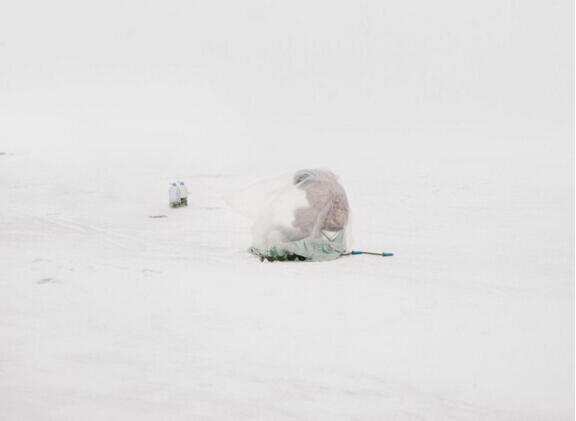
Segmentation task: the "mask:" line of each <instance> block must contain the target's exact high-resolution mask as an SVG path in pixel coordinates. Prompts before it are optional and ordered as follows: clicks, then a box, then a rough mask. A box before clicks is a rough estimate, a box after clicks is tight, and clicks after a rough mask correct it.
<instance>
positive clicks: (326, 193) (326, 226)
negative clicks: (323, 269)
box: [245, 169, 350, 261]
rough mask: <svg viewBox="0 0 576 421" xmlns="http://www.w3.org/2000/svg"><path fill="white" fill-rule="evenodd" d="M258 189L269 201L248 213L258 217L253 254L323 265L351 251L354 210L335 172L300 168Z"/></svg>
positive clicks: (255, 217)
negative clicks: (349, 245) (351, 225)
mask: <svg viewBox="0 0 576 421" xmlns="http://www.w3.org/2000/svg"><path fill="white" fill-rule="evenodd" d="M258 189H259V191H260V195H261V197H263V198H264V199H263V200H261V201H260V204H261V206H259V208H260V209H259V210H258V211H254V209H252V210H249V209H245V210H247V212H245V213H247V214H251V215H252V216H253V219H254V225H253V228H252V247H250V249H249V250H250V252H251V253H253V254H255V255H258V256H260V257H262V258H263V259H267V260H311V261H322V260H332V259H336V258H337V257H339V256H341V255H342V254H343V253H345V252H346V247H347V237H348V235H347V234H348V233H347V227H348V221H349V217H350V208H349V205H348V199H347V197H346V193H345V191H344V189H343V188H342V186H341V185H340V183H339V182H338V179H337V177H336V176H335V175H334V174H333V173H332V172H330V171H327V170H321V169H310V170H300V171H297V172H296V173H294V174H292V175H290V176H288V177H281V178H278V179H274V180H269V181H267V182H265V183H263V184H260V185H259V186H258ZM262 195H263V196H262ZM253 204H254V203H252V205H253Z"/></svg>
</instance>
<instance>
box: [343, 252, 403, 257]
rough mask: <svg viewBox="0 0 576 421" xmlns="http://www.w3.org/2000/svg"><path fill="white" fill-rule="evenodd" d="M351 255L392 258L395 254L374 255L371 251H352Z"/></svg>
mask: <svg viewBox="0 0 576 421" xmlns="http://www.w3.org/2000/svg"><path fill="white" fill-rule="evenodd" d="M350 254H351V255H353V256H354V255H358V254H371V255H373V256H383V257H391V256H394V253H372V252H370V251H351V252H350Z"/></svg>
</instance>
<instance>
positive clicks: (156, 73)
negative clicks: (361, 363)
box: [0, 0, 571, 169]
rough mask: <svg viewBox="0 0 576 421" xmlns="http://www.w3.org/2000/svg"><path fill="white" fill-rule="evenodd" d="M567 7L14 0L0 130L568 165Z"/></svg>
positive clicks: (10, 135)
mask: <svg viewBox="0 0 576 421" xmlns="http://www.w3.org/2000/svg"><path fill="white" fill-rule="evenodd" d="M570 16H571V12H570V1H568V0H565V1H546V2H542V1H517V0H513V1H510V0H509V1H501V0H490V1H482V2H480V1H478V2H462V1H456V0H442V1H437V2H426V1H416V2H405V1H393V2H378V1H355V2H351V1H349V2H333V1H330V2H328V1H315V2H309V1H295V2H280V1H248V2H236V1H174V0H171V1H146V2H143V1H101V2H75V1H55V2H43V1H22V2H4V3H3V5H2V6H0V72H1V73H0V75H1V84H0V113H1V114H0V116H1V118H2V124H1V126H0V137H1V138H2V143H3V144H6V145H7V146H6V147H5V148H13V149H14V148H16V149H18V148H24V147H28V146H32V147H34V148H42V147H44V146H45V147H48V145H54V144H57V145H59V144H64V143H66V144H72V145H76V146H78V145H81V147H82V148H85V147H87V146H89V145H92V146H93V145H95V144H100V145H105V146H106V148H110V149H114V148H119V147H120V146H123V145H124V146H129V147H134V146H143V145H152V144H156V143H158V139H162V144H163V145H164V146H168V145H172V146H173V147H174V148H176V149H177V150H178V151H179V152H180V153H189V152H190V153H194V155H198V154H199V153H200V152H199V149H203V150H204V152H202V154H205V155H204V157H203V159H202V161H203V162H204V163H205V162H206V161H207V160H209V161H210V162H212V164H213V168H212V169H222V168H225V167H227V166H230V165H233V163H234V161H235V160H236V156H237V154H238V153H244V154H249V155H252V157H253V158H252V159H253V162H255V163H257V162H262V161H268V162H270V161H275V160H277V161H278V163H279V164H280V163H288V162H291V163H294V164H300V165H307V164H309V163H310V164H314V163H317V165H328V166H329V165H331V164H333V165H336V166H345V162H336V161H338V158H337V157H336V156H335V157H334V160H333V161H334V162H331V159H330V150H332V149H333V148H349V149H350V154H351V155H350V156H351V157H353V158H355V159H357V160H363V161H371V160H372V161H374V165H376V164H377V160H376V159H375V158H374V155H375V152H376V155H378V156H379V158H378V159H385V156H388V157H394V159H396V158H400V159H418V155H419V152H420V153H423V154H424V155H427V154H430V153H432V154H435V153H440V154H444V155H450V154H452V153H456V154H462V153H464V154H466V153H471V154H485V153H486V151H485V148H486V145H487V144H489V145H491V146H490V151H489V152H488V155H490V154H491V153H496V154H497V153H500V151H501V150H502V149H504V150H507V149H510V150H515V149H518V147H519V146H521V147H527V148H529V149H530V152H529V153H534V154H541V153H544V154H550V157H551V159H552V160H554V159H563V158H564V157H566V155H567V154H568V147H569V138H568V134H569V124H570V114H569V103H570V92H571V89H570V86H571V84H570V78H571V74H570V60H571V49H570V36H569V32H570V30H569V19H570ZM544 145H545V148H544V149H545V150H542V148H543V146H544ZM279 149H280V150H284V158H282V159H280V158H278V157H277V153H278V150H279ZM408 157H410V158H408ZM564 161H565V165H567V163H568V161H567V160H564ZM195 164H197V165H201V164H202V163H201V162H200V161H198V162H196V163H195Z"/></svg>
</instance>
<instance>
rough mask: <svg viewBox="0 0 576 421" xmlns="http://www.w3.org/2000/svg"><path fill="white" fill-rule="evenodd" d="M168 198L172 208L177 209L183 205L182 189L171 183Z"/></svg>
mask: <svg viewBox="0 0 576 421" xmlns="http://www.w3.org/2000/svg"><path fill="white" fill-rule="evenodd" d="M168 197H169V200H170V207H172V208H177V207H178V206H180V205H181V197H180V189H179V188H178V185H177V184H176V183H170V190H169V191H168Z"/></svg>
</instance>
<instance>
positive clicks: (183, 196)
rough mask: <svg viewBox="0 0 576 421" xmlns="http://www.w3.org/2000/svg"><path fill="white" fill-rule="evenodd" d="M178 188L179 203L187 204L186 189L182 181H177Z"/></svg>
mask: <svg viewBox="0 0 576 421" xmlns="http://www.w3.org/2000/svg"><path fill="white" fill-rule="evenodd" d="M178 188H179V189H180V204H181V205H182V206H188V189H187V188H186V185H185V184H184V182H183V181H180V182H179V183H178Z"/></svg>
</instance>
